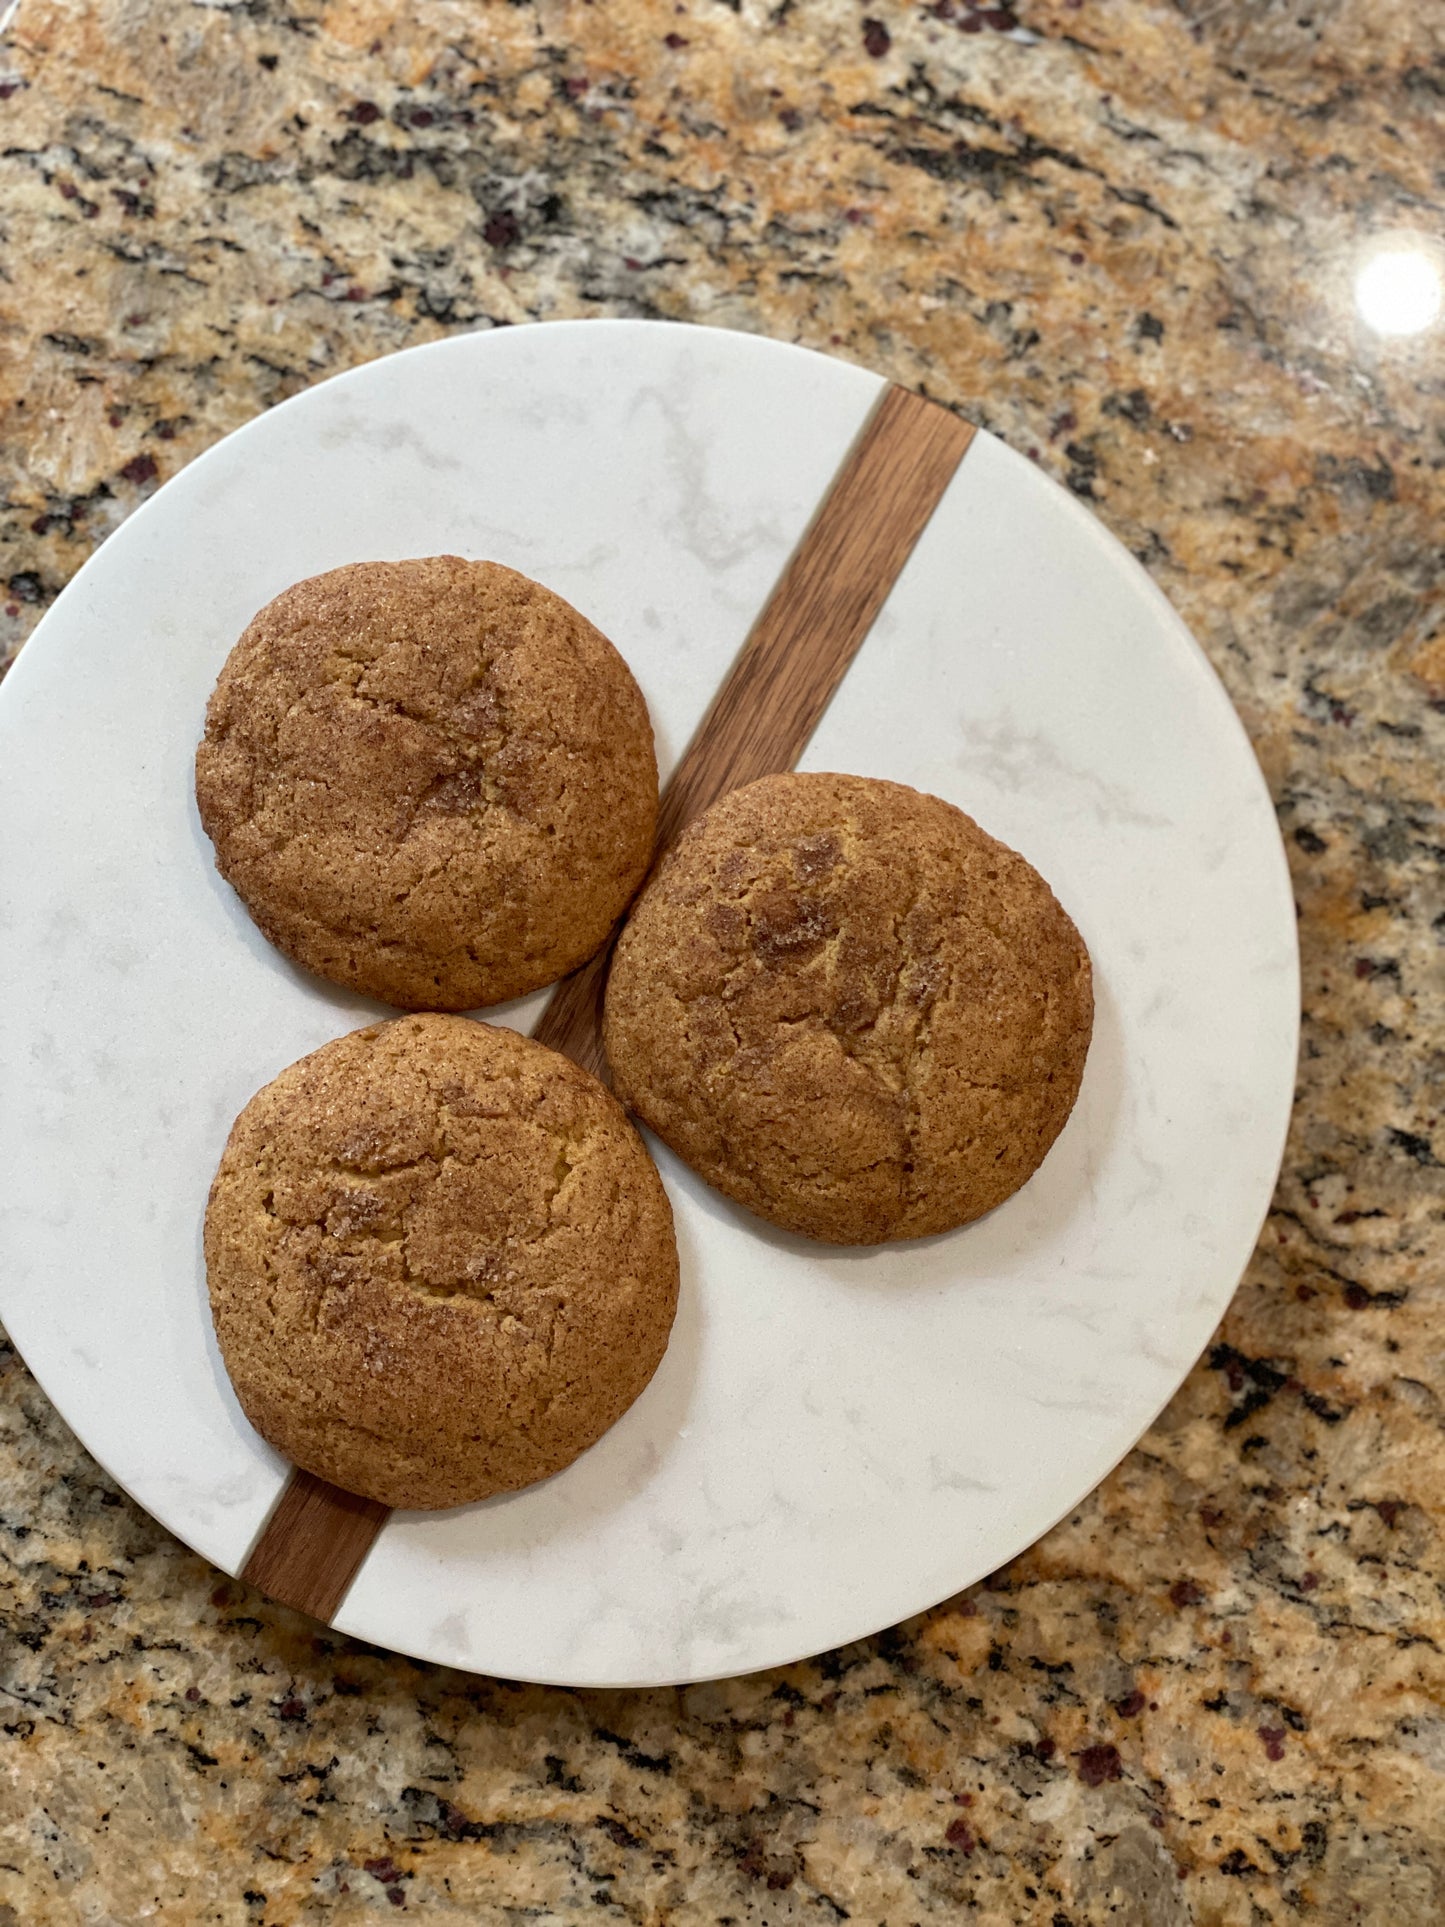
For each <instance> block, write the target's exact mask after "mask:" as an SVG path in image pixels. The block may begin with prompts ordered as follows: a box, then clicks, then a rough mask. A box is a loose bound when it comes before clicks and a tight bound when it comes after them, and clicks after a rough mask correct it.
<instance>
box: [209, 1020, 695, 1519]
mask: <svg viewBox="0 0 1445 1927" xmlns="http://www.w3.org/2000/svg"><path fill="white" fill-rule="evenodd" d="M205 1255H206V1275H207V1279H208V1283H209V1287H210V1296H211V1311H212V1315H213V1317H214V1320H215V1327H216V1336H217V1339H218V1341H219V1344H220V1349H221V1356H222V1357H223V1359H224V1360H225V1363H226V1369H227V1371H228V1372H229V1373H230V1376H231V1382H232V1384H233V1385H234V1387H235V1389H236V1395H237V1397H238V1398H239V1400H240V1402H241V1406H242V1409H243V1410H244V1411H245V1413H246V1416H247V1417H248V1418H249V1419H250V1420H251V1423H252V1424H253V1425H254V1426H255V1427H256V1429H257V1431H259V1432H260V1433H261V1434H262V1436H263V1437H265V1438H266V1439H268V1440H269V1441H270V1442H271V1443H272V1444H273V1445H274V1446H276V1447H277V1448H278V1449H279V1450H280V1451H282V1452H283V1453H285V1454H286V1456H287V1457H288V1458H289V1459H291V1460H293V1461H294V1462H295V1463H296V1464H297V1465H299V1466H302V1467H304V1468H305V1470H307V1471H309V1472H314V1473H316V1474H317V1475H318V1476H319V1477H321V1478H324V1479H329V1480H330V1481H331V1482H332V1483H333V1484H336V1485H339V1486H343V1487H345V1488H346V1489H347V1490H349V1491H352V1492H359V1493H362V1494H364V1495H365V1496H366V1497H368V1498H373V1499H378V1500H380V1501H381V1502H382V1503H383V1504H386V1505H392V1506H424V1507H437V1506H450V1505H459V1504H462V1503H463V1502H465V1501H468V1500H474V1499H483V1498H487V1497H489V1496H490V1495H491V1494H493V1493H496V1492H505V1491H509V1490H511V1489H513V1488H515V1487H518V1486H524V1485H530V1484H531V1483H532V1482H533V1480H536V1479H543V1478H546V1477H547V1476H548V1475H549V1474H550V1473H553V1472H557V1471H560V1470H561V1469H562V1467H564V1466H566V1465H568V1464H570V1463H571V1461H572V1460H573V1459H575V1458H576V1457H577V1455H578V1454H579V1453H580V1452H582V1451H584V1450H585V1449H586V1447H588V1446H589V1445H591V1444H592V1443H593V1442H594V1441H595V1440H596V1439H598V1438H600V1437H601V1436H602V1434H603V1433H604V1432H605V1431H606V1430H607V1429H608V1427H609V1426H611V1425H612V1424H614V1423H615V1422H616V1420H617V1419H619V1418H620V1417H621V1416H622V1414H623V1413H624V1412H625V1411H626V1410H627V1408H628V1406H629V1405H631V1403H632V1402H633V1400H634V1399H635V1398H636V1397H637V1395H638V1394H639V1393H640V1392H641V1391H642V1389H643V1387H644V1386H645V1385H646V1384H647V1382H648V1380H649V1379H650V1378H651V1377H652V1374H653V1372H654V1371H655V1370H656V1368H657V1365H658V1362H659V1360H660V1359H661V1357H662V1355H663V1352H664V1351H665V1350H666V1347H667V1340H668V1333H669V1331H670V1329H671V1326H672V1320H673V1313H674V1311H675V1309H676V1305H677V1289H678V1260H677V1247H676V1243H675V1241H674V1237H673V1228H672V1212H671V1209H670V1207H669V1205H668V1202H667V1196H666V1193H665V1192H664V1190H663V1188H662V1182H661V1180H660V1179H659V1177H658V1175H657V1171H656V1168H655V1167H654V1165H653V1163H652V1160H651V1159H650V1158H649V1157H648V1155H647V1152H646V1150H645V1149H644V1148H643V1144H642V1140H641V1139H640V1138H639V1137H638V1135H637V1133H636V1131H635V1130H634V1129H633V1127H632V1125H631V1124H630V1123H629V1122H628V1120H627V1118H626V1116H625V1115H624V1113H623V1111H622V1109H621V1107H620V1105H618V1104H617V1102H616V1101H615V1099H614V1098H613V1097H612V1096H611V1095H610V1094H609V1093H608V1092H607V1091H606V1090H605V1089H604V1088H603V1086H602V1085H601V1084H599V1083H598V1081H597V1080H596V1078H594V1077H592V1076H590V1075H589V1074H588V1073H587V1072H586V1071H584V1070H581V1069H579V1068H578V1067H577V1066H576V1065H575V1064H573V1063H571V1062H570V1061H569V1060H568V1059H567V1058H565V1057H562V1056H559V1055H558V1054H557V1053H556V1052H555V1051H550V1050H547V1049H545V1048H544V1047H543V1046H542V1045H540V1044H536V1043H533V1042H532V1041H531V1040H530V1039H528V1038H525V1037H521V1036H519V1035H517V1033H515V1032H514V1031H509V1030H500V1029H494V1028H492V1027H491V1026H489V1025H486V1024H481V1023H477V1022H475V1021H473V1020H472V1019H470V1018H465V1017H446V1016H414V1017H404V1018H399V1019H397V1020H396V1021H394V1022H392V1023H387V1024H376V1025H372V1026H371V1027H370V1028H368V1029H366V1030H359V1031H353V1032H352V1033H351V1035H350V1036H346V1037H340V1038H337V1039H336V1041H335V1042H334V1043H330V1044H327V1045H324V1046H323V1047H322V1049H320V1050H318V1051H315V1052H313V1053H312V1054H311V1055H310V1056H309V1057H303V1058H302V1059H301V1060H300V1062H299V1063H296V1064H293V1065H291V1067H290V1068H289V1069H288V1070H284V1071H282V1073H281V1074H280V1076H279V1077H277V1078H275V1079H274V1080H273V1081H272V1082H271V1083H270V1084H268V1085H266V1087H265V1088H264V1089H263V1090H261V1091H260V1092H258V1093H257V1095H256V1096H255V1097H253V1098H252V1099H251V1101H250V1103H249V1104H248V1105H247V1106H246V1108H245V1109H244V1110H243V1111H242V1113H241V1115H240V1117H239V1118H238V1119H237V1120H236V1123H235V1126H234V1127H233V1129H232V1131H231V1135H230V1138H229V1141H228V1142H227V1145H226V1149H225V1153H224V1155H223V1157H222V1159H221V1164H220V1168H219V1170H218V1171H217V1173H216V1178H215V1182H214V1184H213V1185H212V1187H211V1197H210V1203H209V1205H208V1207H207V1211H206V1224H205Z"/></svg>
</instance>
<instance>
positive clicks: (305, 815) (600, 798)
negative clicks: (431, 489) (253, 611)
mask: <svg viewBox="0 0 1445 1927" xmlns="http://www.w3.org/2000/svg"><path fill="white" fill-rule="evenodd" d="M196 800H197V803H198V805H199V808H200V814H201V821H202V823H203V824H204V826H205V829H206V832H207V834H208V835H209V836H210V838H211V841H212V843H213V844H214V846H215V852H216V864H217V867H218V869H219V870H220V872H221V874H222V875H223V876H224V877H225V878H226V879H227V881H228V882H229V883H230V884H231V885H232V886H233V887H234V888H235V890H236V891H237V892H238V893H239V895H240V896H241V898H242V899H243V901H244V902H245V904H246V906H247V908H248V909H249V910H250V912H251V915H252V916H253V917H254V918H255V920H256V922H257V924H258V925H259V926H260V928H261V929H262V930H263V931H264V932H265V934H266V935H267V936H268V937H269V938H270V939H271V941H272V942H273V943H274V944H276V945H277V947H278V948H279V949H281V950H284V951H285V952H286V953H287V955H289V956H291V957H293V958H295V960H296V961H297V962H298V963H301V964H304V965H305V966H306V968H308V969H310V970H314V971H316V972H317V973H318V974H319V975H320V976H323V977H329V978H331V979H332V980H333V981H335V982H337V983H342V984H345V985H347V986H348V987H350V988H352V989H355V990H361V991H365V992H367V993H368V994H370V995H372V996H375V997H379V998H381V999H382V1000H383V1001H384V1002H387V1003H391V1004H397V1005H400V1006H401V1007H403V1008H406V1009H429V1010H469V1009H474V1008H476V1007H478V1006H482V1005H486V1004H494V1003H500V1002H502V1001H504V1000H505V999H507V998H510V997H518V996H521V995H523V994H524V993H525V992H526V991H529V990H535V989H537V988H538V987H539V986H540V985H542V984H547V983H552V982H554V981H555V980H556V979H557V978H559V977H563V976H565V975H566V974H567V973H568V972H569V971H571V970H573V969H575V968H576V967H577V966H578V965H579V964H581V963H583V962H585V961H586V959H587V958H588V957H589V956H591V954H592V952H593V951H594V950H596V949H597V948H598V946H599V945H600V944H601V943H602V942H603V940H604V938H605V937H606V935H607V933H608V931H609V930H610V929H611V927H612V925H613V923H614V922H615V921H616V919H617V917H618V916H619V915H620V914H621V912H622V910H623V909H624V907H625V906H626V904H627V901H628V899H629V898H630V897H631V895H632V892H633V891H634V890H635V889H636V887H637V885H638V884H639V882H640V881H641V880H642V877H643V875H644V874H645V872H646V869H647V864H648V861H649V859H650V856H651V852H652V837H653V831H654V827H655V823H656V816H657V763H656V758H655V755H654V751H653V742H652V728H651V724H650V722H649V720H648V715H647V706H646V704H645V702H644V701H643V697H642V692H641V691H640V690H639V689H638V687H637V684H636V682H635V681H634V680H633V677H632V674H631V671H630V670H629V669H628V667H627V665H626V663H625V662H624V661H623V659H622V657H621V656H620V655H619V654H618V653H617V651H616V650H615V649H614V648H613V646H612V644H611V643H610V642H609V641H608V640H607V638H606V637H605V636H604V635H603V634H602V633H601V631H600V630H598V629H595V628H594V627H593V626H592V624H591V623H590V622H588V621H587V620H586V619H585V618H584V617H583V616H581V615H579V614H578V612H577V611H576V610H575V609H573V608H572V607H571V605H570V604H569V603H567V602H564V601H563V600H562V598H561V597H560V596H557V595H554V594H553V593H552V592H551V590H549V589H545V588H543V587H542V585H541V584H540V583H537V582H533V581H532V580H530V578H529V577H527V576H524V575H519V574H518V573H517V572H516V571H515V570H512V569H507V568H503V567H502V566H501V565H500V564H498V563H494V562H468V561H463V560H462V559H461V558H459V557H457V556H447V555H443V556H431V557H428V558H426V559H423V560H418V561H408V562H358V563H351V564H349V565H348V566H346V567H344V568H340V569H333V570H331V571H329V572H328V573H327V574H325V575H319V576H313V577H311V578H309V579H308V580H306V581H304V582H298V583H296V584H295V585H294V586H293V587H291V588H289V589H287V590H285V591H284V592H283V593H282V594H281V595H279V596H277V597H276V598H275V600H274V601H272V602H269V603H268V604H267V605H266V607H265V608H264V609H262V610H261V611H260V613H259V614H258V615H257V616H256V617H255V619H254V620H253V621H252V622H251V624H250V625H249V627H248V628H247V629H246V631H245V633H244V634H243V635H242V637H241V639H240V640H239V642H237V644H236V646H235V648H234V649H233V650H232V651H231V654H230V656H229V657H228V658H227V661H226V663H225V666H224V667H223V669H222V671H221V674H220V678H219V680H218V681H217V684H216V688H215V692H214V694H213V695H212V697H211V701H210V704H209V706H208V709H207V712H206V729H205V735H204V737H203V739H202V741H201V744H200V747H199V749H198V751H197V754H196Z"/></svg>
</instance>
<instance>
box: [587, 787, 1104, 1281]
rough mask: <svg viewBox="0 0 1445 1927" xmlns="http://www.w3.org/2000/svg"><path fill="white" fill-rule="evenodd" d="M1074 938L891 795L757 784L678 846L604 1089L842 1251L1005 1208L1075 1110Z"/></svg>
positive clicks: (1022, 879) (1052, 912) (1019, 884)
mask: <svg viewBox="0 0 1445 1927" xmlns="http://www.w3.org/2000/svg"><path fill="white" fill-rule="evenodd" d="M1092 1024H1093V989H1092V980H1091V971H1090V965H1089V956H1088V952H1087V950H1086V949H1085V947H1084V943H1083V939H1082V938H1081V937H1080V936H1079V933H1078V931H1077V930H1076V929H1075V928H1074V925H1073V923H1072V922H1071V921H1070V919H1069V917H1068V916H1067V915H1066V914H1065V912H1064V910H1063V909H1062V908H1061V907H1060V905H1059V903H1058V902H1057V900H1056V899H1055V897H1054V895H1053V892H1052V891H1051V890H1050V889H1049V886H1048V884H1047V883H1045V881H1044V879H1043V878H1042V877H1041V876H1040V875H1039V874H1038V872H1037V871H1036V870H1035V869H1034V868H1033V867H1032V865H1031V864H1029V863H1027V862H1026V861H1025V860H1024V858H1023V857H1021V856H1019V855H1018V854H1017V853H1016V852H1015V851H1013V850H1010V849H1008V848H1007V847H1006V846H1005V845H1004V844H1002V843H999V842H997V841H996V840H995V839H994V838H993V837H990V836H988V835H987V834H986V833H985V832H984V831H983V830H981V829H980V828H979V827H978V825H977V824H976V823H974V822H973V821H972V819H971V818H969V817H967V816H965V815H964V814H963V812H962V811H961V810H958V809H955V808H954V807H953V805H952V804H950V803H945V802H944V801H942V799H941V798H939V797H936V796H926V795H923V794H922V793H920V792H919V791H917V790H912V789H908V788H906V787H904V786H903V785H901V784H898V783H887V782H881V781H877V780H875V779H872V778H865V777H858V776H834V775H786V776H770V777H764V778H763V779H762V780H761V781H759V782H755V783H750V784H748V785H746V786H745V787H744V788H742V789H739V790H734V791H733V792H732V794H731V795H729V796H725V797H724V798H723V799H722V800H721V801H720V802H718V803H716V804H715V805H714V806H713V807H712V808H711V809H710V810H708V811H706V812H705V813H704V814H703V815H702V816H701V817H699V818H698V819H697V820H696V821H695V822H694V823H692V824H691V825H689V827H688V828H687V829H686V830H685V831H684V832H683V834H682V836H681V837H680V838H679V839H678V841H677V843H676V844H675V845H674V846H673V848H672V849H671V851H670V852H669V853H668V854H667V856H666V857H665V858H664V859H663V861H662V863H661V864H660V865H659V867H658V870H657V873H656V875H655V876H654V878H653V880H652V881H651V882H650V883H649V884H648V886H647V888H646V890H645V891H644V892H643V894H642V896H641V897H640V898H639V900H638V902H637V904H636V905H635V906H634V909H633V911H632V914H631V916H630V917H629V919H628V922H627V925H626V928H625V929H624V931H623V933H622V936H621V938H620V940H619V942H618V945H617V949H616V953H615V956H614V959H613V963H612V971H611V976H610V978H609V981H608V986H607V1002H606V1012H605V1022H604V1040H605V1043H606V1047H607V1056H608V1061H609V1063H610V1065H611V1067H612V1073H613V1082H614V1088H615V1089H616V1091H617V1094H618V1096H619V1097H620V1098H621V1099H622V1100H623V1102H624V1103H626V1104H628V1105H630V1106H631V1108H632V1109H633V1110H634V1111H636V1112H637V1114H638V1115H639V1116H640V1117H642V1118H643V1119H644V1120H645V1121H646V1122H647V1123H648V1124H649V1125H650V1126H651V1127H652V1129H653V1130H655V1131H656V1132H657V1134H658V1136H659V1137H661V1138H662V1139H663V1140H664V1141H665V1142H666V1143H668V1144H670V1145H671V1146H672V1148H673V1149H674V1150H675V1151H676V1152H677V1153H678V1155H679V1156H680V1157H682V1158H684V1159H685V1160H686V1162H687V1163H688V1164H690V1165H691V1166H692V1167H693V1169H694V1170H695V1171H697V1172H698V1173H699V1175H700V1176H702V1177H704V1178H705V1179H706V1180H707V1181H708V1182H709V1183H710V1184H712V1185H715V1186H716V1187H717V1189H718V1190H720V1191H723V1192H725V1193H726V1194H727V1195H728V1196H729V1197H731V1198H734V1199H736V1200H737V1202H738V1203H740V1204H743V1205H746V1206H747V1207H748V1208H749V1209H750V1210H752V1211H755V1212H757V1213H758V1214H759V1216H761V1217H764V1218H768V1219H770V1220H771V1221H772V1222H773V1223H774V1224H778V1225H782V1226H783V1227H784V1228H785V1229H787V1230H790V1231H796V1232H800V1233H802V1234H803V1235H804V1236H806V1237H811V1238H819V1239H823V1240H826V1241H827V1242H830V1243H835V1244H879V1243H882V1242H884V1241H885V1240H889V1239H894V1238H914V1237H921V1236H924V1235H926V1234H928V1233H932V1232H939V1231H947V1230H950V1229H952V1228H953V1227H954V1226H956V1225H961V1224H966V1223H968V1222H969V1221H970V1220H971V1219H974V1218H978V1217H981V1216H982V1215H983V1214H984V1212H986V1211H991V1210H992V1209H993V1208H994V1206H995V1205H998V1204H1001V1203H1002V1202H1003V1201H1004V1199H1005V1198H1007V1197H1009V1196H1010V1195H1011V1194H1012V1193H1013V1192H1014V1191H1016V1190H1017V1189H1018V1188H1019V1186H1020V1185H1022V1184H1023V1183H1024V1182H1025V1181H1026V1180H1027V1179H1028V1178H1029V1177H1030V1176H1031V1175H1032V1174H1033V1172H1034V1171H1035V1170H1036V1169H1037V1168H1038V1166H1039V1164H1040V1163H1041V1162H1042V1161H1043V1158H1044V1156H1045V1154H1046V1153H1047V1151H1048V1149H1049V1146H1050V1145H1051V1144H1052V1143H1053V1141H1054V1139H1055V1138H1056V1137H1057V1136H1058V1134H1059V1132H1060V1130H1061V1129H1062V1128H1063V1126H1064V1123H1065V1121H1066V1120H1067V1118H1068V1115H1069V1112H1070V1110H1071V1109H1072V1108H1073V1103H1074V1099H1075V1097H1076V1096H1077V1094H1078V1089H1079V1082H1080V1079H1081V1077H1082V1075H1083V1068H1084V1058H1085V1055H1086V1053H1087V1051H1088V1046H1089V1036H1090V1032H1091V1029H1092Z"/></svg>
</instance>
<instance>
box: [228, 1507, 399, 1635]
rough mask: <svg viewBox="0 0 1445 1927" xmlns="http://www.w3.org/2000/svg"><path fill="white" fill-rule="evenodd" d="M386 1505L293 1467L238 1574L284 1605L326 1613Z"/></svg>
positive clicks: (367, 1544)
mask: <svg viewBox="0 0 1445 1927" xmlns="http://www.w3.org/2000/svg"><path fill="white" fill-rule="evenodd" d="M388 1510H389V1508H388V1507H386V1506H384V1505H378V1503H377V1502H376V1500H375V1499H362V1498H358V1497H357V1495H356V1494H355V1493H354V1492H343V1491H342V1490H341V1488H340V1486H335V1485H328V1484H327V1482H326V1480H325V1479H318V1478H317V1477H316V1476H315V1475H314V1474H313V1473H310V1472H302V1471H299V1470H296V1471H293V1472H292V1474H291V1477H290V1478H289V1479H288V1480H287V1482H286V1489H285V1491H284V1492H282V1494H281V1497H280V1498H279V1499H278V1500H277V1502H276V1507H275V1510H274V1511H273V1512H272V1514H271V1516H270V1518H269V1519H268V1520H267V1521H266V1524H265V1527H264V1529H263V1531H262V1533H261V1536H260V1537H259V1538H258V1539H257V1541H256V1543H255V1545H254V1546H253V1547H252V1548H251V1554H250V1557H249V1558H248V1559H247V1561H246V1563H245V1565H244V1566H242V1568H241V1577H242V1578H243V1579H244V1580H245V1581H246V1583H247V1584H248V1585H251V1586H255V1587H257V1588H258V1589H259V1590H260V1591H261V1592H264V1593H266V1594H268V1595H269V1597H270V1598H272V1599H279V1600H280V1601H281V1603H282V1605H283V1606H295V1607H296V1608H297V1609H298V1610H299V1611H301V1612H303V1613H310V1614H311V1617H312V1618H313V1619H330V1618H331V1616H332V1615H333V1613H335V1612H336V1611H337V1609H338V1608H339V1606H340V1605H341V1602H342V1600H343V1599H344V1598H345V1597H346V1589H347V1587H348V1586H349V1585H350V1584H351V1582H352V1580H353V1579H354V1578H355V1577H356V1574H357V1572H358V1570H359V1568H360V1566H361V1562H362V1560H363V1559H364V1558H365V1557H366V1555H367V1553H368V1552H370V1550H371V1547H372V1542H373V1540H374V1539H375V1538H376V1535H377V1533H378V1532H380V1531H381V1528H382V1526H383V1525H385V1523H386V1519H387V1514H388Z"/></svg>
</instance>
